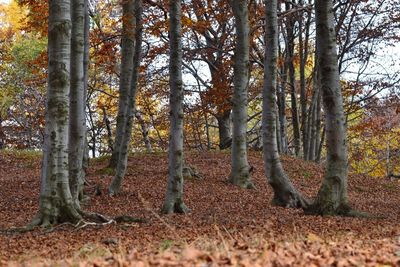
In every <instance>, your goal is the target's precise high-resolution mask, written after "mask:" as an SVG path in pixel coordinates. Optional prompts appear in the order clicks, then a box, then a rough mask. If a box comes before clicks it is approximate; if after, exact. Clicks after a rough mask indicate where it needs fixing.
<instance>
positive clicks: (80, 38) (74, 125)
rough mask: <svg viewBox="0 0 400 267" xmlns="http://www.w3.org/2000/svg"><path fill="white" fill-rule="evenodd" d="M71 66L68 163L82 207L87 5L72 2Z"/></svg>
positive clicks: (71, 180)
mask: <svg viewBox="0 0 400 267" xmlns="http://www.w3.org/2000/svg"><path fill="white" fill-rule="evenodd" d="M71 19H72V30H71V63H70V64H71V65H70V75H71V84H70V94H69V109H70V110H69V140H68V152H69V154H68V157H69V159H68V162H69V179H70V187H71V193H72V196H73V198H74V201H75V202H76V205H77V206H79V200H80V199H82V197H83V186H84V183H85V173H84V171H83V166H82V165H83V156H84V145H85V137H86V135H85V133H86V131H85V130H86V129H85V128H86V117H85V84H84V83H85V71H84V50H85V47H84V45H85V42H84V35H85V2H84V0H71Z"/></svg>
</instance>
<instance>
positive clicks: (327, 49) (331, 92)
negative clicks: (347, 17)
mask: <svg viewBox="0 0 400 267" xmlns="http://www.w3.org/2000/svg"><path fill="white" fill-rule="evenodd" d="M315 13H316V24H317V25H316V28H317V43H316V46H317V48H316V49H317V60H318V69H319V75H320V85H321V90H322V99H323V104H324V110H325V113H326V115H325V129H326V150H327V162H326V168H325V176H324V180H323V183H322V186H321V188H320V190H319V192H318V195H317V197H316V199H315V201H314V203H313V204H312V205H311V206H310V207H309V208H308V209H307V212H308V213H312V214H320V215H349V214H350V212H351V209H350V207H349V205H348V195H347V174H348V169H347V166H348V160H347V144H346V119H345V115H344V111H343V98H342V91H341V86H340V78H339V68H338V57H337V52H336V33H335V20H334V14H333V4H332V1H331V0H329V1H325V0H316V2H315Z"/></svg>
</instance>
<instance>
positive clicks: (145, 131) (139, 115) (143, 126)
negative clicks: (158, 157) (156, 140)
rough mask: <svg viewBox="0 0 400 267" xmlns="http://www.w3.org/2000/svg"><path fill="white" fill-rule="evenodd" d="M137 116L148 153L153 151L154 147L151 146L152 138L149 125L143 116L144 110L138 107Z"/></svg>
mask: <svg viewBox="0 0 400 267" xmlns="http://www.w3.org/2000/svg"><path fill="white" fill-rule="evenodd" d="M135 118H136V119H137V120H138V122H139V124H140V129H141V132H142V136H143V142H144V146H145V148H146V151H147V152H148V153H150V152H153V148H152V146H151V142H150V138H149V127H148V125H147V123H146V121H145V120H144V118H143V114H142V112H141V111H140V110H138V109H137V110H136V111H135Z"/></svg>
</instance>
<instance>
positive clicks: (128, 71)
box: [109, 0, 135, 168]
mask: <svg viewBox="0 0 400 267" xmlns="http://www.w3.org/2000/svg"><path fill="white" fill-rule="evenodd" d="M134 16H135V15H134V0H126V1H123V2H122V40H121V74H120V81H119V99H118V114H117V128H116V134H115V141H114V149H113V153H112V155H111V159H110V163H109V167H110V168H117V165H118V162H119V161H120V158H119V157H120V155H121V147H122V142H123V138H124V134H125V126H126V124H127V123H126V121H127V120H128V116H129V114H128V113H127V111H128V106H129V102H130V101H131V99H129V91H130V88H131V81H132V72H133V54H134V44H135V19H134Z"/></svg>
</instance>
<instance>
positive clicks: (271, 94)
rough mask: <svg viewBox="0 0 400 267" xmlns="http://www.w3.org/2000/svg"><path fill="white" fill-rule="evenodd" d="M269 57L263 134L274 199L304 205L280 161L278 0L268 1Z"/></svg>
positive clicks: (266, 6)
mask: <svg viewBox="0 0 400 267" xmlns="http://www.w3.org/2000/svg"><path fill="white" fill-rule="evenodd" d="M265 12H266V21H265V46H266V49H265V61H264V88H263V114H262V136H263V153H264V164H265V174H266V176H267V177H268V182H269V184H270V185H271V186H272V189H273V190H274V198H273V201H272V203H273V204H274V205H278V206H284V207H292V208H301V207H306V206H307V204H308V203H307V201H306V200H305V199H304V198H303V196H302V195H301V194H300V193H299V192H297V190H296V189H295V187H294V186H293V184H292V183H291V182H290V180H289V178H288V177H287V175H286V173H285V171H284V170H283V167H282V164H281V162H280V158H279V153H278V145H277V138H276V132H277V129H276V120H277V116H276V113H277V111H276V104H275V103H276V79H277V55H278V17H277V0H266V1H265Z"/></svg>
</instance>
